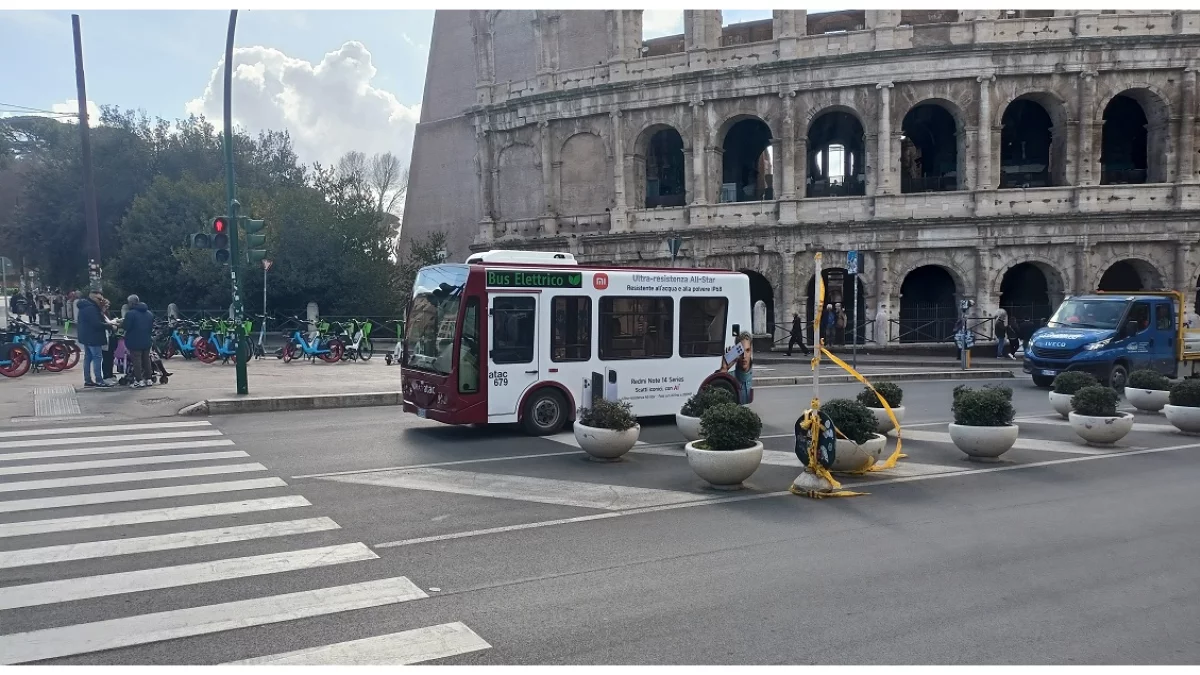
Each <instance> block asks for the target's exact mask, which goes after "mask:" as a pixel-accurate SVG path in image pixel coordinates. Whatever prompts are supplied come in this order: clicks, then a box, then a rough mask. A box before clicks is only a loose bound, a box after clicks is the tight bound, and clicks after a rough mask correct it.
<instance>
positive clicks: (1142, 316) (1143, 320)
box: [1125, 302, 1150, 333]
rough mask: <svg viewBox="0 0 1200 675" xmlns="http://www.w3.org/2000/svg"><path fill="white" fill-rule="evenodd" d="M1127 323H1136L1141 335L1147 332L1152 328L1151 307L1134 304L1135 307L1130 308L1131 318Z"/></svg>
mask: <svg viewBox="0 0 1200 675" xmlns="http://www.w3.org/2000/svg"><path fill="white" fill-rule="evenodd" d="M1125 321H1126V323H1128V322H1130V321H1136V322H1137V327H1138V328H1137V330H1138V332H1139V333H1140V332H1142V331H1144V330H1146V329H1147V328H1149V327H1150V305H1149V304H1148V303H1145V302H1135V303H1133V307H1130V308H1129V318H1127V319H1125Z"/></svg>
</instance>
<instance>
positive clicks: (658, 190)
mask: <svg viewBox="0 0 1200 675" xmlns="http://www.w3.org/2000/svg"><path fill="white" fill-rule="evenodd" d="M684 23H685V33H684V34H683V35H682V36H672V37H669V38H659V39H655V40H646V41H643V40H642V37H641V12H640V11H632V10H610V11H535V10H513V11H510V10H505V11H470V12H450V11H439V12H438V13H437V17H436V19H435V23H434V36H433V42H432V50H431V54H430V61H429V72H428V74H427V85H426V101H425V104H424V108H423V111H422V122H421V124H420V125H419V126H418V129H417V136H416V140H415V144H414V151H413V162H412V182H411V183H410V188H409V196H408V206H407V209H406V214H405V232H404V236H405V237H406V238H413V237H419V236H421V235H422V233H424V232H429V231H444V232H447V233H449V237H450V244H449V245H450V254H451V259H460V260H461V259H463V258H464V257H465V256H466V254H467V252H468V249H470V250H484V249H489V248H528V249H539V250H567V251H570V252H572V253H574V254H575V255H576V256H577V257H578V258H579V259H581V260H584V261H593V262H605V263H616V264H640V265H661V266H670V265H677V266H689V267H690V266H695V267H721V268H728V269H739V270H745V271H747V272H748V273H750V275H751V279H752V286H753V289H754V290H753V294H754V296H755V297H754V299H755V300H758V299H762V300H764V301H766V302H767V304H768V309H769V314H770V319H771V321H772V322H776V321H777V322H778V323H779V324H781V325H783V324H786V323H787V320H788V319H789V318H790V317H791V316H792V314H793V313H799V314H800V315H802V316H804V315H806V314H807V313H808V311H810V303H811V300H810V298H811V296H812V293H813V253H814V252H816V251H823V252H824V253H825V255H824V261H825V262H824V265H825V266H826V268H833V270H834V271H833V274H832V276H830V275H827V282H829V283H828V286H829V288H830V289H831V295H832V296H833V297H834V299H843V300H844V301H845V302H846V303H847V306H848V307H851V306H852V305H853V302H852V299H851V298H850V295H851V291H852V290H853V288H854V287H853V285H852V281H851V279H852V277H849V276H847V275H846V274H845V268H846V267H847V260H846V259H847V251H851V250H855V251H859V252H860V253H859V263H858V268H859V269H858V272H859V274H858V280H859V284H860V285H859V287H858V288H859V291H860V302H859V303H858V305H857V314H858V316H859V317H860V318H859V321H860V323H861V322H870V321H871V320H872V319H874V318H875V317H876V316H877V315H878V314H879V310H880V308H882V309H883V313H884V314H885V315H886V316H887V317H888V318H889V319H891V321H890V324H891V325H890V326H889V327H888V328H887V329H883V328H882V327H880V328H879V334H880V335H883V334H887V335H888V336H889V337H890V339H892V340H896V339H901V340H905V341H914V340H920V341H926V340H930V339H943V338H944V337H945V333H946V332H947V330H949V325H950V324H952V322H953V319H954V313H955V309H954V308H955V306H956V305H957V301H958V300H959V299H963V298H969V299H972V300H973V301H975V303H976V304H977V309H976V310H975V312H974V313H977V314H980V315H989V316H990V315H991V314H993V313H994V312H995V311H996V310H997V309H998V308H1000V307H1004V308H1006V309H1008V310H1009V311H1010V313H1012V314H1015V315H1017V316H1029V317H1030V318H1035V319H1036V318H1044V316H1045V315H1046V313H1047V312H1049V311H1050V309H1051V308H1052V306H1053V305H1055V304H1057V302H1058V301H1059V300H1060V299H1061V298H1062V297H1063V295H1064V294H1069V293H1075V292H1083V291H1088V290H1093V289H1096V288H1097V287H1103V288H1106V289H1111V290H1137V289H1142V288H1157V287H1173V288H1178V289H1180V290H1185V291H1187V292H1188V293H1189V294H1194V293H1195V289H1196V287H1197V281H1198V277H1200V158H1198V157H1197V152H1198V151H1200V145H1198V143H1197V123H1196V117H1197V112H1198V110H1197V96H1196V80H1197V74H1196V69H1197V66H1198V65H1200V11H1163V12H1154V11H1145V12H1141V11H1139V12H1115V13H1113V12H1103V13H1102V12H1099V11H1082V10H1079V11H1076V10H1071V11H1008V12H1005V11H921V12H908V11H898V10H879V11H871V10H868V11H865V12H864V11H857V12H854V11H846V12H836V13H828V14H813V15H808V14H806V12H804V11H793V10H779V11H775V12H774V18H773V19H772V20H768V21H761V22H751V23H747V24H736V25H729V26H722V22H721V17H720V12H717V11H686V12H685V19H684ZM672 239H679V240H681V247H680V248H679V253H678V258H679V259H678V260H674V261H673V260H672V259H671V256H670V253H669V245H668V241H669V240H672ZM871 330H874V329H871ZM868 332H870V330H868Z"/></svg>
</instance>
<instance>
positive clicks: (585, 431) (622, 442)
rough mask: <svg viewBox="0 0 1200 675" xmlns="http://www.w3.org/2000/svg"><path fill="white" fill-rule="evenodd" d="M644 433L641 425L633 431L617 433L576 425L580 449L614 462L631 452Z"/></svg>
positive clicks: (627, 430) (597, 457)
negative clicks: (640, 435) (639, 435)
mask: <svg viewBox="0 0 1200 675" xmlns="http://www.w3.org/2000/svg"><path fill="white" fill-rule="evenodd" d="M641 431H642V427H641V425H640V424H639V425H634V427H633V428H632V429H626V430H625V431H616V430H614V429H600V428H597V427H589V426H585V425H583V424H580V423H579V422H576V423H575V440H576V441H577V442H578V443H579V447H581V448H583V451H584V452H586V453H587V454H589V455H591V456H592V457H595V458H596V459H603V460H607V461H614V460H617V459H620V458H621V455H624V454H625V453H627V452H629V450H630V449H631V448H633V446H634V445H635V444H636V443H637V440H638V434H640V433H641Z"/></svg>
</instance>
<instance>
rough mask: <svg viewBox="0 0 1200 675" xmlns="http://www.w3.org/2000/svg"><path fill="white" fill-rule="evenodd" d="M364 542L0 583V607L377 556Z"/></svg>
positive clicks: (234, 576)
mask: <svg viewBox="0 0 1200 675" xmlns="http://www.w3.org/2000/svg"><path fill="white" fill-rule="evenodd" d="M378 557H379V556H378V555H376V554H375V553H374V552H372V551H371V549H369V548H367V546H366V544H361V543H355V544H338V545H335V546H322V547H320V548H310V549H304V550H300V551H283V552H280V553H268V554H265V555H254V556H246V557H243V558H225V559H222V560H214V561H212V562H202V563H192V564H187V565H175V566H173V567H156V568H151V569H144V570H136V571H133V572H117V573H114V574H101V575H98V576H92V577H79V578H74V579H58V580H55V581H46V582H42V583H37V584H26V585H24V586H7V587H5V588H0V610H5V609H16V608H18V607H36V606H39V605H52V604H55V603H58V602H72V601H75V600H83V599H86V598H102V597H105V596H110V595H122V594H124V593H140V592H142V591H153V590H159V589H163V588H177V587H179V586H190V585H192V584H203V583H210V582H213V581H225V580H228V579H241V578H245V577H255V576H263V575H267V574H279V573H281V572H291V571H294V570H303V569H310V568H313V567H326V566H329V565H341V564H343V563H348V562H357V561H360V560H373V559H375V558H378Z"/></svg>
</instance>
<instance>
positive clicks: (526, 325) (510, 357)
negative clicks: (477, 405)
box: [488, 294, 541, 417]
mask: <svg viewBox="0 0 1200 675" xmlns="http://www.w3.org/2000/svg"><path fill="white" fill-rule="evenodd" d="M490 302H491V306H490V307H489V312H488V314H489V315H490V316H491V321H492V326H491V330H490V331H488V415H489V416H492V417H494V416H500V415H515V414H516V413H517V406H519V405H520V404H521V397H522V396H523V395H524V394H525V392H526V391H528V389H529V387H531V386H533V385H534V384H535V383H537V381H538V380H539V379H541V369H540V368H539V367H538V353H537V352H538V350H537V349H536V348H535V347H536V345H537V341H538V335H537V325H538V321H537V315H538V314H537V309H538V308H537V303H538V296H537V295H534V294H520V295H518V294H509V295H503V294H495V295H492V296H491V298H490Z"/></svg>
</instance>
